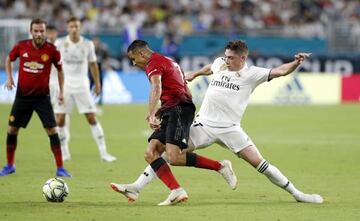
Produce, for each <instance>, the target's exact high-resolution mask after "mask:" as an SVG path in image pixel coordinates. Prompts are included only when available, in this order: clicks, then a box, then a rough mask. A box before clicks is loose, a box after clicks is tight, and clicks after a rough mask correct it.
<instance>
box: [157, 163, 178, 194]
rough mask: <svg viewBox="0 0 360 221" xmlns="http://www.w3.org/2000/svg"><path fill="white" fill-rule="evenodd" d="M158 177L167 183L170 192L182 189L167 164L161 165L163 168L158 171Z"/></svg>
mask: <svg viewBox="0 0 360 221" xmlns="http://www.w3.org/2000/svg"><path fill="white" fill-rule="evenodd" d="M156 175H157V176H158V177H159V178H160V179H161V180H162V181H163V183H165V185H166V186H167V187H169V189H170V190H174V189H177V188H179V187H180V185H179V183H178V182H177V180H176V178H175V177H174V175H173V174H172V172H171V170H170V167H169V165H167V163H164V164H163V165H161V167H160V168H159V169H158V170H157V171H156Z"/></svg>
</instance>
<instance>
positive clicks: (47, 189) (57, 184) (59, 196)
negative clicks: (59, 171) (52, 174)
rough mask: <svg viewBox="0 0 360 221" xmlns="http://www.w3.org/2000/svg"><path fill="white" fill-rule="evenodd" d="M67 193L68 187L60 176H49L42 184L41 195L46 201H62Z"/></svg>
mask: <svg viewBox="0 0 360 221" xmlns="http://www.w3.org/2000/svg"><path fill="white" fill-rule="evenodd" d="M68 194H69V187H68V186H67V184H66V183H65V181H64V180H63V179H60V178H50V179H48V180H47V181H46V182H45V184H44V186H43V196H44V197H45V199H46V200H47V201H48V202H57V203H59V202H63V201H64V200H65V197H66V196H67V195H68Z"/></svg>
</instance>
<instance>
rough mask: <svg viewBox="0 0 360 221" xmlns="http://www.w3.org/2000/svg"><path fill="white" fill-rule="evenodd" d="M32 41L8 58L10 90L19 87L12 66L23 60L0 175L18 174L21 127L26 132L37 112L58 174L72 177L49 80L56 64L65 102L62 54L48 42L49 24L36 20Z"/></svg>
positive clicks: (14, 50)
mask: <svg viewBox="0 0 360 221" xmlns="http://www.w3.org/2000/svg"><path fill="white" fill-rule="evenodd" d="M30 32H31V35H32V39H31V40H24V41H20V42H18V43H17V44H16V45H15V46H14V47H13V49H12V50H11V51H10V53H9V56H8V57H7V58H6V67H5V69H6V73H7V81H6V84H5V85H6V88H7V89H8V90H12V89H13V88H14V87H15V84H14V80H13V76H12V72H13V67H12V62H13V61H15V60H16V59H17V58H20V64H19V78H18V79H19V80H18V85H17V90H16V97H15V101H14V103H13V106H12V109H11V114H10V117H9V127H8V131H7V133H8V134H7V138H6V151H7V165H6V166H5V167H4V168H3V170H2V171H1V172H0V176H6V175H9V174H11V173H14V172H15V150H16V145H17V136H18V133H19V130H20V127H23V128H26V126H27V124H28V123H29V121H30V119H31V116H32V114H33V112H34V111H35V112H36V113H37V114H38V116H39V118H40V120H41V122H42V124H43V126H44V128H45V131H46V133H47V134H48V136H49V139H50V145H51V150H52V152H53V154H54V157H55V161H56V166H57V171H56V176H66V177H69V176H70V174H69V173H68V172H67V171H66V170H65V169H64V167H63V160H62V156H61V148H60V140H59V136H58V133H57V130H56V121H55V116H54V111H53V108H52V106H51V102H50V96H49V78H50V69H51V66H52V64H54V66H55V67H56V69H57V71H58V82H59V93H58V96H59V98H58V99H59V102H60V103H62V102H63V81H64V76H63V71H62V66H61V57H60V53H59V51H57V50H56V47H55V46H54V45H53V44H50V43H48V42H46V40H45V39H46V37H45V36H46V22H45V21H43V20H41V19H34V20H32V21H31V24H30Z"/></svg>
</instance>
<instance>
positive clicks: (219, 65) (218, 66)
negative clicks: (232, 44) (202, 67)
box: [211, 57, 226, 74]
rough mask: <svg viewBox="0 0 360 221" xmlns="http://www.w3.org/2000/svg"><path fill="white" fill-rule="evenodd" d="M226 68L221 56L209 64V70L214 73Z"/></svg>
mask: <svg viewBox="0 0 360 221" xmlns="http://www.w3.org/2000/svg"><path fill="white" fill-rule="evenodd" d="M225 68H226V63H225V60H224V58H223V57H218V58H216V59H215V60H214V62H213V63H212V65H211V71H212V72H213V73H214V74H216V73H217V72H219V71H220V70H223V69H225Z"/></svg>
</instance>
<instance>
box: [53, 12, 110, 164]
mask: <svg viewBox="0 0 360 221" xmlns="http://www.w3.org/2000/svg"><path fill="white" fill-rule="evenodd" d="M80 28H81V23H80V20H79V19H78V18H77V17H70V18H69V19H68V21H67V31H68V35H67V36H65V37H63V38H61V39H58V40H57V41H56V43H55V45H56V47H57V49H58V50H59V51H60V53H61V57H62V62H63V68H64V75H65V81H64V104H63V105H59V104H57V103H56V104H55V113H56V120H57V123H58V126H59V135H60V140H61V141H62V143H61V146H62V147H64V148H66V147H68V145H67V144H66V143H65V142H67V141H68V139H67V138H66V135H67V134H66V133H65V129H64V124H65V120H66V118H65V115H66V114H70V113H71V111H72V108H73V106H74V104H76V105H77V108H78V111H79V113H83V114H85V116H86V119H87V121H88V122H89V124H90V128H91V132H92V135H93V137H94V139H95V141H96V144H97V146H98V149H99V152H100V157H101V159H102V160H104V161H106V162H112V161H115V160H116V157H114V156H112V155H110V154H109V153H108V152H107V150H106V143H105V138H104V131H103V129H102V127H101V124H100V122H99V121H98V120H97V119H96V117H95V113H96V106H95V101H94V98H93V97H92V95H91V92H90V86H89V84H90V83H89V78H88V68H89V66H90V71H91V74H92V77H93V78H94V81H95V94H96V95H99V93H100V89H101V88H100V81H99V69H98V66H97V63H96V55H95V47H94V44H93V42H92V41H90V40H88V39H86V38H84V37H82V36H81V35H80ZM70 157H71V156H70V151H69V149H66V150H64V158H65V159H70Z"/></svg>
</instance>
